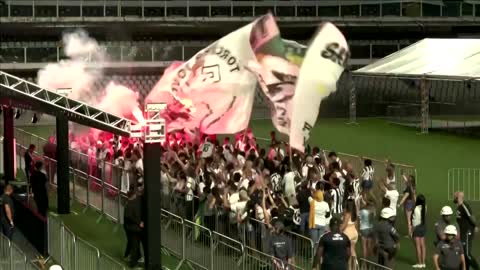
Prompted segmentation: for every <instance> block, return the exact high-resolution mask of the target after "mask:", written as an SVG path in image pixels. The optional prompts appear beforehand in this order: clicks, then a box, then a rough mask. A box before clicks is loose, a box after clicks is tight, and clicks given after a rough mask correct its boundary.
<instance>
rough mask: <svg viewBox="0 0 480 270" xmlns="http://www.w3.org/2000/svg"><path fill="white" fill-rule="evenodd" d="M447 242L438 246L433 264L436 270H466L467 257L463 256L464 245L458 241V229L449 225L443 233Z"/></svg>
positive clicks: (441, 242) (443, 241)
mask: <svg viewBox="0 0 480 270" xmlns="http://www.w3.org/2000/svg"><path fill="white" fill-rule="evenodd" d="M443 233H444V234H445V236H446V237H445V240H441V241H440V242H439V243H438V244H437V249H436V251H435V255H433V263H434V264H435V269H436V270H459V269H460V270H465V269H466V264H465V256H464V254H463V247H462V244H461V243H460V242H459V241H458V240H457V239H456V237H457V228H456V227H455V226H453V225H448V226H447V227H445V230H444V231H443Z"/></svg>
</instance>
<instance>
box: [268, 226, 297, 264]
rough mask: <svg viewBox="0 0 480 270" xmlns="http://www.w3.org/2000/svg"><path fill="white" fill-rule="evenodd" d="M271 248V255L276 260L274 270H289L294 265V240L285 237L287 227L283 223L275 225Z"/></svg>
mask: <svg viewBox="0 0 480 270" xmlns="http://www.w3.org/2000/svg"><path fill="white" fill-rule="evenodd" d="M269 247H270V255H272V256H273V257H274V258H275V260H274V261H273V264H274V265H275V268H274V269H289V267H288V265H289V264H293V243H292V239H290V238H289V237H288V236H286V235H285V225H284V224H283V223H282V222H281V221H276V222H275V224H274V232H273V234H272V236H271V237H270V245H269Z"/></svg>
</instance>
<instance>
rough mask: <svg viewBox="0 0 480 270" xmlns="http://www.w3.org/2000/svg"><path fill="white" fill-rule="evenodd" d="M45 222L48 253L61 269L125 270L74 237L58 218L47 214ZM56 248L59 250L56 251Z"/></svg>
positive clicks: (121, 265) (119, 264)
mask: <svg viewBox="0 0 480 270" xmlns="http://www.w3.org/2000/svg"><path fill="white" fill-rule="evenodd" d="M47 222H48V243H49V245H48V253H49V254H50V256H51V258H52V259H54V260H55V261H56V262H58V263H60V265H62V267H63V269H65V270H83V269H89V270H126V267H125V266H124V265H123V264H121V263H119V262H117V261H115V260H114V259H112V258H111V257H109V256H107V255H104V254H101V253H100V251H99V250H98V249H97V248H96V247H94V246H92V245H91V244H90V243H88V242H86V241H85V240H83V239H81V238H78V237H76V236H75V235H74V234H73V233H72V232H71V231H70V230H69V229H68V228H67V227H65V225H64V224H63V222H62V221H61V220H60V219H59V218H58V217H54V216H53V215H52V214H48V219H47ZM52 243H55V244H54V245H52ZM57 247H59V248H60V250H56V248H57ZM15 269H17V268H15Z"/></svg>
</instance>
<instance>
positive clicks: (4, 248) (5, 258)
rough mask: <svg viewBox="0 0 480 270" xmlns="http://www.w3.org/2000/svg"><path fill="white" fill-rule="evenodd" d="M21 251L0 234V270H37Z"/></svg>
mask: <svg viewBox="0 0 480 270" xmlns="http://www.w3.org/2000/svg"><path fill="white" fill-rule="evenodd" d="M37 269H39V267H38V266H37V265H35V264H33V262H30V261H28V260H27V256H26V255H25V254H24V253H23V251H22V250H21V249H20V248H19V247H17V246H16V245H15V244H14V243H12V242H11V241H10V240H9V239H8V238H7V237H6V236H5V235H3V234H2V233H0V270H37Z"/></svg>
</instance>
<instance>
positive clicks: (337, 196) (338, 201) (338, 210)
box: [330, 187, 343, 214]
mask: <svg viewBox="0 0 480 270" xmlns="http://www.w3.org/2000/svg"><path fill="white" fill-rule="evenodd" d="M330 195H331V196H332V205H331V206H330V207H331V209H332V214H342V213H343V207H342V200H343V198H342V196H341V193H340V189H339V188H338V187H337V188H334V189H331V190H330Z"/></svg>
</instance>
